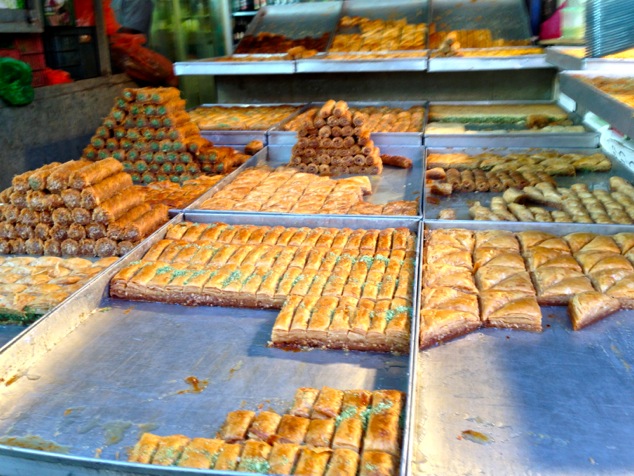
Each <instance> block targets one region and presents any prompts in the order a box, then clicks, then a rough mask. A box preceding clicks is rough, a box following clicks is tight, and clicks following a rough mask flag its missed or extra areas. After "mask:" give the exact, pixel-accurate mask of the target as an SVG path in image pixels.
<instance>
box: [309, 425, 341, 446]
mask: <svg viewBox="0 0 634 476" xmlns="http://www.w3.org/2000/svg"><path fill="white" fill-rule="evenodd" d="M335 423H336V422H335V419H334V418H329V419H325V420H311V421H310V425H308V430H307V431H306V437H305V438H304V444H305V445H307V446H313V447H316V448H330V444H331V442H332V437H333V435H334V432H335Z"/></svg>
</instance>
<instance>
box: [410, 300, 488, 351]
mask: <svg viewBox="0 0 634 476" xmlns="http://www.w3.org/2000/svg"><path fill="white" fill-rule="evenodd" d="M479 327H480V318H479V317H478V316H477V315H474V314H472V313H470V312H461V311H454V310H451V309H423V310H422V311H421V331H420V347H421V349H425V348H427V347H431V346H432V345H435V344H438V343H440V342H445V341H448V340H451V339H453V338H455V337H459V336H462V335H465V334H468V333H470V332H472V331H474V330H476V329H477V328H479Z"/></svg>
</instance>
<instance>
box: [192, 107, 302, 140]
mask: <svg viewBox="0 0 634 476" xmlns="http://www.w3.org/2000/svg"><path fill="white" fill-rule="evenodd" d="M267 106H268V107H270V106H295V107H297V110H296V111H295V112H293V113H291V114H289V116H287V117H285V118H284V119H282V120H281V121H279V122H277V123H276V124H273V126H271V127H268V128H267V129H264V130H239V131H238V130H230V129H200V135H201V136H203V137H204V138H205V139H207V140H210V141H211V142H213V143H214V144H224V145H242V146H244V145H246V144H248V143H249V142H251V141H252V140H259V141H262V142H263V143H264V145H266V143H267V137H268V135H267V131H268V130H269V129H271V128H273V127H275V126H277V125H278V124H280V123H282V122H283V121H284V120H286V119H288V118H289V117H293V116H296V115H297V114H298V113H299V111H300V110H303V108H304V107H305V106H306V104H305V103H284V104H282V103H276V104H272V103H269V104H202V105H201V106H200V107H203V108H204V107H208V108H228V107H240V108H245V109H248V108H258V107H267Z"/></svg>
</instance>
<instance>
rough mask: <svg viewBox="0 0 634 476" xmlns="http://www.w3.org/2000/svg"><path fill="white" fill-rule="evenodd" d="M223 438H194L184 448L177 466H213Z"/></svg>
mask: <svg viewBox="0 0 634 476" xmlns="http://www.w3.org/2000/svg"><path fill="white" fill-rule="evenodd" d="M223 444H224V441H223V440H218V439H210V438H192V439H191V440H190V441H189V443H188V444H187V445H186V446H185V448H184V449H183V453H182V454H181V457H180V459H179V460H178V464H177V466H180V467H183V468H199V469H209V468H213V465H214V462H215V460H216V458H217V454H218V452H219V451H220V448H221V446H222V445H223Z"/></svg>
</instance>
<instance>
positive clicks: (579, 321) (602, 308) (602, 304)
mask: <svg viewBox="0 0 634 476" xmlns="http://www.w3.org/2000/svg"><path fill="white" fill-rule="evenodd" d="M620 308H621V303H620V302H619V300H618V299H615V298H613V297H611V296H608V295H606V294H603V293H600V292H597V291H588V292H585V293H581V294H575V295H574V296H573V298H572V299H571V300H570V302H569V303H568V313H569V314H570V321H571V322H572V328H573V329H574V330H576V331H578V330H579V329H583V328H584V327H587V326H589V325H590V324H594V323H595V322H597V321H599V320H601V319H603V318H605V317H607V316H609V315H610V314H614V313H615V312H617V311H618V310H619V309H620Z"/></svg>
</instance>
